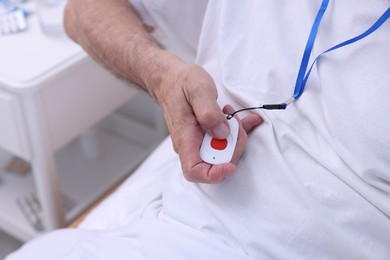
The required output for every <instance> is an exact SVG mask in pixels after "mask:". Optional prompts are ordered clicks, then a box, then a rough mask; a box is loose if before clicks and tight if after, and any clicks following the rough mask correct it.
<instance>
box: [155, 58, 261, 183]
mask: <svg viewBox="0 0 390 260" xmlns="http://www.w3.org/2000/svg"><path fill="white" fill-rule="evenodd" d="M172 68H173V69H172V71H170V70H168V71H169V72H168V73H167V74H166V75H165V77H164V78H163V80H162V81H161V83H160V85H159V86H155V89H156V90H155V91H154V93H153V95H154V96H155V97H156V99H157V100H158V101H159V103H160V105H161V107H162V109H163V111H164V115H165V119H166V122H167V125H168V128H169V131H170V134H171V136H172V141H173V146H174V149H175V151H176V152H177V153H178V154H179V156H180V161H181V165H182V169H183V173H184V176H185V178H186V179H187V180H189V181H193V182H204V183H220V182H222V181H223V180H224V179H225V178H226V176H229V175H231V174H232V173H233V172H234V171H235V169H236V165H235V164H237V162H238V160H239V158H240V156H241V154H242V153H243V151H244V147H245V144H246V142H247V133H249V132H250V131H251V130H252V129H253V128H254V127H255V126H257V125H258V124H260V123H261V122H262V119H261V117H260V116H258V115H257V114H250V115H249V116H247V117H245V118H244V119H243V120H242V121H241V120H239V119H238V118H237V119H238V122H239V127H240V130H239V134H238V140H237V145H236V150H235V153H234V155H233V159H232V162H231V163H226V164H220V165H209V164H207V163H204V162H203V161H202V160H201V158H200V155H199V148H200V145H201V142H202V139H203V136H204V132H205V131H207V132H208V133H210V134H211V135H212V136H213V137H215V138H218V139H224V138H226V137H227V136H228V134H229V126H228V122H227V119H226V115H225V114H229V113H233V112H234V109H233V107H231V106H226V107H225V108H224V110H223V111H222V110H221V109H220V107H219V106H218V104H217V90H216V87H215V85H214V81H213V80H212V78H211V77H210V76H209V75H208V73H207V72H206V71H204V70H203V69H202V68H200V67H198V66H196V65H190V64H184V63H180V61H179V62H178V63H175V64H174V65H173V66H172Z"/></svg>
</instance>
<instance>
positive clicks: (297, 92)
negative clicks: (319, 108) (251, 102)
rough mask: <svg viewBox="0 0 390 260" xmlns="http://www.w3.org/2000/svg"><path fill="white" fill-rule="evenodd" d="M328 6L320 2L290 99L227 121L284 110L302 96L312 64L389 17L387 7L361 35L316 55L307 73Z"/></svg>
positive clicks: (229, 116) (367, 32)
mask: <svg viewBox="0 0 390 260" xmlns="http://www.w3.org/2000/svg"><path fill="white" fill-rule="evenodd" d="M328 4H329V0H323V1H322V4H321V6H320V9H319V11H318V13H317V16H316V19H315V20H314V23H313V26H312V28H311V31H310V35H309V38H308V39H307V43H306V47H305V51H304V53H303V57H302V61H301V66H300V67H299V72H298V76H297V80H296V83H295V89H294V94H293V96H292V97H291V98H289V99H288V100H287V101H285V102H284V103H281V104H266V105H261V106H258V107H249V108H243V109H240V110H237V111H235V112H233V113H231V114H229V115H228V116H227V119H230V118H232V117H233V116H234V115H235V114H237V113H239V112H241V111H247V110H252V109H269V110H271V109H272V110H273V109H286V108H287V106H288V105H289V104H290V103H291V102H293V101H294V100H296V99H298V98H300V96H301V95H302V93H303V91H304V90H305V86H306V82H307V80H308V78H309V76H310V73H311V70H312V69H313V66H314V64H315V63H316V62H317V61H318V59H319V58H320V57H321V56H322V55H324V54H325V53H327V52H330V51H333V50H336V49H338V48H341V47H344V46H346V45H349V44H351V43H354V42H356V41H359V40H361V39H363V38H364V37H366V36H368V35H370V34H371V33H373V32H374V31H376V30H377V29H378V28H379V27H380V26H381V25H382V24H383V23H384V22H386V20H387V19H388V18H389V17H390V7H389V8H388V9H387V10H386V12H384V13H383V14H382V16H381V17H379V19H378V20H377V21H376V22H375V23H374V24H373V25H372V26H371V27H370V28H369V29H368V30H367V31H365V32H364V33H362V34H360V35H358V36H356V37H354V38H352V39H349V40H347V41H344V42H342V43H339V44H337V45H335V46H333V47H332V48H329V49H328V50H326V51H324V52H322V53H321V54H320V55H318V56H317V58H315V59H314V61H313V63H312V64H311V65H310V68H309V70H308V71H307V66H308V64H309V59H310V55H311V51H312V49H313V46H314V42H315V39H316V36H317V31H318V28H319V27H320V24H321V20H322V17H323V16H324V14H325V11H326V9H327V7H328ZM306 71H307V72H306Z"/></svg>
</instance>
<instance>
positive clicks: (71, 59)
mask: <svg viewBox="0 0 390 260" xmlns="http://www.w3.org/2000/svg"><path fill="white" fill-rule="evenodd" d="M135 95H137V91H136V90H135V88H132V87H130V86H128V85H126V84H125V83H124V82H121V81H120V80H118V79H117V78H115V77H114V76H112V75H111V74H110V73H109V72H107V71H106V70H104V69H103V68H101V67H100V66H99V65H97V64H96V63H95V62H94V61H92V60H91V59H90V58H89V57H88V56H87V55H86V54H85V52H84V51H83V50H82V49H81V48H80V47H79V46H77V45H76V44H74V43H73V42H71V41H70V40H69V39H67V38H66V37H65V36H62V37H58V36H57V37H54V36H48V35H45V34H44V33H43V32H42V30H41V27H40V25H39V22H38V19H37V17H36V16H34V15H33V16H31V17H30V18H29V29H28V30H27V31H26V32H23V33H19V34H15V35H12V36H6V37H1V38H0V149H1V150H0V163H1V164H0V166H2V165H3V164H4V163H5V161H7V160H8V159H9V158H10V157H11V156H13V155H16V156H18V157H21V158H23V159H25V160H27V161H29V162H31V164H32V174H29V175H27V176H23V177H21V176H14V175H11V174H8V173H5V172H4V170H3V169H0V228H1V229H3V230H5V231H7V232H9V233H10V234H12V235H14V236H15V237H17V238H19V239H21V240H24V241H26V240H28V239H30V238H32V237H34V236H36V235H37V234H39V233H38V232H37V231H35V230H34V229H33V228H32V226H31V225H30V224H29V223H28V222H27V220H26V219H25V218H24V216H23V214H22V213H21V211H20V209H19V208H18V206H17V204H16V200H17V199H18V198H19V197H21V196H24V195H27V194H31V193H36V195H37V196H38V198H39V200H40V204H41V206H42V214H43V216H42V220H43V224H44V227H45V231H48V230H52V229H55V228H59V227H62V226H64V225H65V224H66V223H68V222H69V221H71V220H72V219H73V218H75V217H76V216H77V215H79V214H80V213H81V212H82V211H83V210H85V209H86V207H87V206H89V205H90V204H91V203H93V202H94V201H95V200H96V199H98V197H99V196H101V195H103V194H104V193H105V192H106V191H107V190H109V189H110V188H111V187H112V186H113V185H114V184H115V183H117V182H118V181H119V180H121V179H123V178H124V177H125V176H126V175H127V174H128V173H129V172H130V171H131V170H132V169H134V167H136V166H137V165H138V164H139V163H140V162H141V160H143V158H144V157H145V156H146V155H147V154H148V153H149V152H150V151H151V149H152V148H153V147H155V146H156V144H157V143H158V142H159V141H160V140H161V139H162V138H163V137H164V136H165V135H166V129H165V126H164V123H163V120H162V119H161V115H160V114H158V113H157V114H156V117H155V119H156V120H155V122H154V124H153V125H151V126H149V125H145V124H142V123H137V122H128V121H126V120H125V119H124V118H123V117H122V116H120V115H115V114H112V112H113V111H114V110H115V109H117V108H118V107H120V106H121V105H123V104H124V103H126V102H127V101H129V100H130V99H131V98H132V97H133V96H135ZM154 109H155V111H157V110H158V109H156V108H154ZM110 114H111V115H112V116H111V117H110V118H108V119H106V121H104V122H102V123H100V124H99V126H100V127H101V129H103V130H99V131H98V132H99V133H98V134H99V136H100V138H101V141H102V142H103V145H102V146H103V147H104V149H105V150H104V151H103V156H102V158H99V159H97V160H95V161H91V160H88V159H85V158H83V154H82V151H81V150H82V149H80V142H79V141H78V139H77V137H78V136H79V135H80V134H82V133H83V132H85V131H86V130H87V129H88V128H90V127H91V126H93V125H95V124H96V123H98V122H99V121H100V120H102V119H103V118H105V117H107V116H108V115H110ZM121 127H122V129H119V128H121ZM118 129H119V130H118ZM118 133H119V134H118ZM121 134H122V136H121ZM126 135H127V136H126ZM131 139H133V140H131ZM63 195H65V196H66V197H67V198H68V199H69V198H70V200H72V201H73V204H74V205H73V206H72V208H71V209H70V210H67V212H65V213H64V210H63V202H62V196H63Z"/></svg>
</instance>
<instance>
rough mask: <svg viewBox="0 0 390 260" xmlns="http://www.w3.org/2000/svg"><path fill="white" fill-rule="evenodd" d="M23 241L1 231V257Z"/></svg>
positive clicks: (16, 247)
mask: <svg viewBox="0 0 390 260" xmlns="http://www.w3.org/2000/svg"><path fill="white" fill-rule="evenodd" d="M22 244H23V243H22V242H20V241H19V240H16V239H15V238H13V237H11V236H9V235H8V234H6V233H4V232H2V231H0V259H4V258H5V256H6V255H8V254H9V253H11V252H13V251H15V250H16V249H18V248H19V247H20V246H21V245H22Z"/></svg>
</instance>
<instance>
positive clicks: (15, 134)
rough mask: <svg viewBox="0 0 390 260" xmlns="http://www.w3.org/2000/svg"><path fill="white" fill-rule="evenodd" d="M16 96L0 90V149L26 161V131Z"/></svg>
mask: <svg viewBox="0 0 390 260" xmlns="http://www.w3.org/2000/svg"><path fill="white" fill-rule="evenodd" d="M22 118H23V117H22V109H21V106H20V103H19V100H18V98H17V97H16V96H14V95H12V94H10V93H7V92H4V91H2V90H0V148H2V149H4V150H6V151H8V152H11V153H13V154H15V155H18V156H21V157H23V158H25V159H28V157H29V156H28V152H27V144H26V143H27V138H26V130H25V129H24V127H23V125H24V124H23V121H22Z"/></svg>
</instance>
